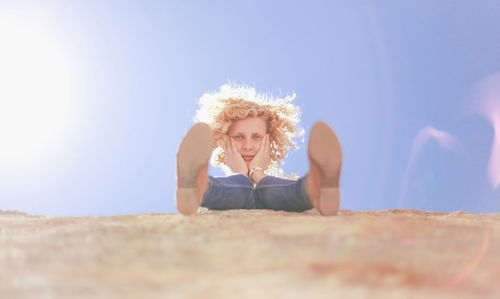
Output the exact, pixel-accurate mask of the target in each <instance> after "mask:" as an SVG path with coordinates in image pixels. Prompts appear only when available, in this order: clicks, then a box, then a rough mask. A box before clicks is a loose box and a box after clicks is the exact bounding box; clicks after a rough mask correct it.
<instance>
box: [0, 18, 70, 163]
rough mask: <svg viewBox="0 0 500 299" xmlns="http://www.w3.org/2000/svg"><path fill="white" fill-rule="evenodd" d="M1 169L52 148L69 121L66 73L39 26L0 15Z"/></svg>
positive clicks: (62, 60)
mask: <svg viewBox="0 0 500 299" xmlns="http://www.w3.org/2000/svg"><path fill="white" fill-rule="evenodd" d="M0 44H1V46H0V165H2V164H3V165H8V164H13V165H18V164H20V163H26V162H29V161H32V160H33V159H36V158H39V157H40V156H41V155H43V154H44V153H46V152H47V151H48V150H50V149H53V148H56V147H57V146H58V144H59V142H60V139H61V137H62V133H63V130H64V129H65V127H66V126H67V122H68V108H69V107H68V105H69V95H68V94H69V83H70V82H69V74H68V69H67V65H66V61H65V59H64V58H63V55H62V54H63V53H62V52H61V50H60V49H59V48H58V47H57V46H56V43H55V42H54V39H51V37H50V35H49V34H48V32H47V31H46V30H44V29H43V26H40V24H33V23H30V22H28V21H21V20H16V19H13V18H9V17H5V16H0Z"/></svg>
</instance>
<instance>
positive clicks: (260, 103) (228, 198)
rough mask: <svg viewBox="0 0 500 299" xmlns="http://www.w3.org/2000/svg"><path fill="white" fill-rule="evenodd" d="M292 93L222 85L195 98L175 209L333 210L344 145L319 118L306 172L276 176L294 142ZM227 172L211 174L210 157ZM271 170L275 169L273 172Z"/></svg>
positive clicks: (295, 111) (190, 211) (337, 201)
mask: <svg viewBox="0 0 500 299" xmlns="http://www.w3.org/2000/svg"><path fill="white" fill-rule="evenodd" d="M293 99H294V97H286V98H284V99H276V100H275V99H273V98H272V97H269V96H267V95H265V94H258V93H256V92H255V89H253V88H248V87H238V86H232V85H224V86H222V87H221V89H220V90H219V91H218V92H216V93H212V94H205V95H203V96H202V98H201V99H200V106H201V107H200V110H198V112H197V117H196V119H197V121H199V122H198V123H196V124H195V125H194V126H193V127H192V128H191V129H190V130H189V131H188V132H187V134H186V136H185V137H184V139H183V140H182V142H181V144H180V146H179V151H178V153H177V208H178V210H179V212H180V213H182V214H185V215H190V214H193V213H195V212H196V211H197V209H198V207H199V206H200V205H201V206H203V207H206V208H208V209H214V210H226V209H273V210H284V211H294V212H301V211H305V210H309V209H312V208H315V209H316V210H318V211H319V212H320V214H321V215H335V214H336V213H337V211H338V208H339V205H340V193H339V180H340V171H341V166H342V150H341V147H340V143H339V141H338V139H337V136H336V135H335V133H334V132H333V130H332V129H331V128H330V127H329V126H328V125H327V124H326V123H324V122H317V123H315V124H314V126H313V127H312V129H311V132H310V136H309V145H308V158H309V172H308V173H307V175H306V176H304V177H302V178H299V179H298V180H289V179H283V178H280V177H277V176H276V174H277V173H279V170H280V169H279V166H280V164H281V161H282V159H283V158H284V157H285V156H286V155H287V153H288V148H292V149H294V148H295V142H294V138H297V137H300V135H301V132H300V131H299V130H298V126H297V125H298V122H299V120H298V115H299V112H300V110H299V109H298V107H296V106H294V105H292V104H290V103H289V102H290V101H291V100H293ZM212 154H213V159H212V163H213V164H214V165H221V166H222V167H225V169H226V170H228V172H231V175H228V176H226V177H217V178H216V177H212V176H209V175H208V162H209V160H210V157H211V156H212ZM272 174H274V175H272Z"/></svg>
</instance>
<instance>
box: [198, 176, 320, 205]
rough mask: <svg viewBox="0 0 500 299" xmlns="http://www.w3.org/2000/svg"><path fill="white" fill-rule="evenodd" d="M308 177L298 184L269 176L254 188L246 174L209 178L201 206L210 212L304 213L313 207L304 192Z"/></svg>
mask: <svg viewBox="0 0 500 299" xmlns="http://www.w3.org/2000/svg"><path fill="white" fill-rule="evenodd" d="M305 178H306V177H305V176H304V177H302V178H300V179H299V180H297V181H293V180H286V179H281V178H277V177H273V176H266V177H264V178H263V179H261V180H260V181H259V183H258V184H257V185H256V186H255V188H254V186H253V184H252V182H251V181H250V179H249V178H248V177H247V176H245V175H243V174H236V175H231V176H227V177H211V176H210V177H209V182H208V188H207V191H206V192H205V194H204V195H203V202H202V204H201V206H202V207H205V208H208V209H211V210H229V209H272V210H282V211H289V212H302V211H305V210H309V209H312V208H313V205H312V204H311V201H310V200H309V197H308V196H307V194H306V191H305Z"/></svg>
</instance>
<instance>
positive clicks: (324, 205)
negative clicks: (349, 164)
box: [308, 122, 342, 216]
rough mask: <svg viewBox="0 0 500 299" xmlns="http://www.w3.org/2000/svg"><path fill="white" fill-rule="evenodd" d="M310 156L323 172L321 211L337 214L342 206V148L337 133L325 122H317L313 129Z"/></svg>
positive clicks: (310, 140)
mask: <svg viewBox="0 0 500 299" xmlns="http://www.w3.org/2000/svg"><path fill="white" fill-rule="evenodd" d="M308 157H309V161H310V163H314V164H315V165H316V166H317V167H318V168H319V169H320V172H321V190H320V196H319V204H318V207H319V212H320V214H321V215H325V216H327V215H335V214H337V212H338V210H339V207H340V190H339V182H340V171H341V168H342V149H341V146H340V142H339V139H338V138H337V135H336V134H335V132H334V131H333V130H332V129H331V128H330V126H329V125H328V124H326V123H325V122H317V123H315V124H314V125H313V127H312V129H311V134H310V137H309V148H308Z"/></svg>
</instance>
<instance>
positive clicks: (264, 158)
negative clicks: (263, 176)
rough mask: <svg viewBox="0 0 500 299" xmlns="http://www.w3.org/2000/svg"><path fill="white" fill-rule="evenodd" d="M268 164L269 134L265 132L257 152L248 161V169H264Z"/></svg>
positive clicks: (269, 160) (269, 150)
mask: <svg viewBox="0 0 500 299" xmlns="http://www.w3.org/2000/svg"><path fill="white" fill-rule="evenodd" d="M269 164H271V148H270V145H269V134H266V136H264V140H262V143H261V144H260V148H259V150H258V151H257V154H255V156H254V157H253V159H252V161H251V162H250V169H252V168H254V167H260V168H262V169H263V170H266V169H267V167H268V166H269Z"/></svg>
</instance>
